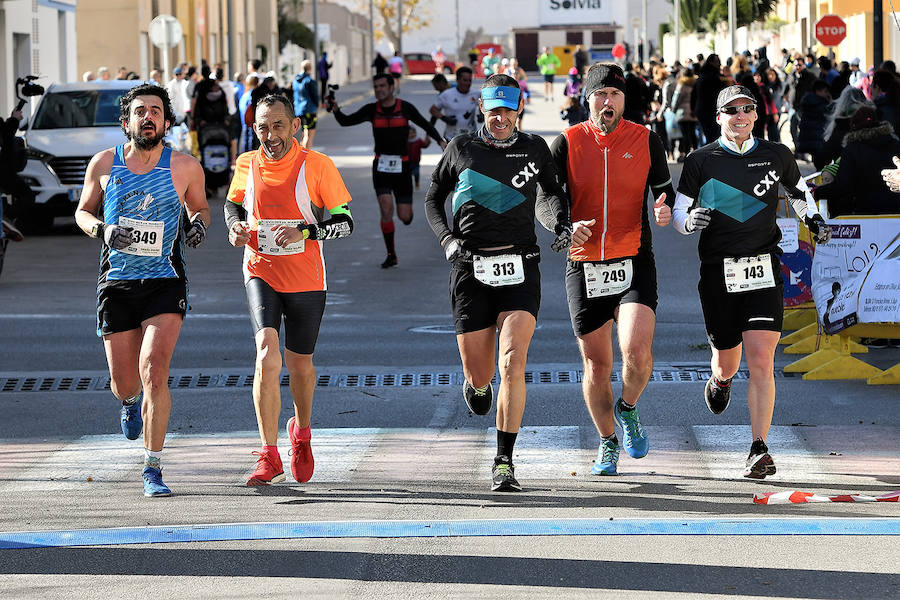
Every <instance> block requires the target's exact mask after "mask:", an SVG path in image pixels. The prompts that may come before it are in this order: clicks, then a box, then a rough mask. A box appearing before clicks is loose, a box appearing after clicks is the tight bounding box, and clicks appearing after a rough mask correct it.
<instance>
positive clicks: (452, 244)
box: [442, 237, 469, 262]
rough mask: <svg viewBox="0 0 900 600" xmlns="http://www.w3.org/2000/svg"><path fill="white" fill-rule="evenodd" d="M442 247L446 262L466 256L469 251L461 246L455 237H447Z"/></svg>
mask: <svg viewBox="0 0 900 600" xmlns="http://www.w3.org/2000/svg"><path fill="white" fill-rule="evenodd" d="M442 245H443V247H444V257H446V259H447V261H448V262H453V261H455V260H457V259H459V258H468V256H469V251H468V250H466V249H465V248H463V247H462V244H461V243H460V241H459V240H458V239H456V238H455V237H448V238H447V239H446V240H444V243H443V244H442Z"/></svg>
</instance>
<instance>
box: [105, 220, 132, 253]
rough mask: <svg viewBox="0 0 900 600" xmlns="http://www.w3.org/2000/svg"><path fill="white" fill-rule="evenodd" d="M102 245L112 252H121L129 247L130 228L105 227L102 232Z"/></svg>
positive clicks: (119, 226) (118, 226)
mask: <svg viewBox="0 0 900 600" xmlns="http://www.w3.org/2000/svg"><path fill="white" fill-rule="evenodd" d="M103 243H104V244H106V245H107V246H109V247H110V248H112V249H113V250H122V249H123V248H127V247H128V246H130V245H131V227H122V226H121V225H107V226H106V228H105V229H104V230H103Z"/></svg>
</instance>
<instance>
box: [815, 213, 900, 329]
mask: <svg viewBox="0 0 900 600" xmlns="http://www.w3.org/2000/svg"><path fill="white" fill-rule="evenodd" d="M828 224H829V225H830V226H831V228H832V231H833V236H832V238H831V241H830V242H828V243H827V244H820V245H818V246H816V251H815V255H814V257H813V269H812V292H813V299H814V300H815V303H816V311H817V312H818V314H819V320H820V321H821V322H822V325H823V327H824V329H825V333H828V334H834V333H838V332H840V331H842V330H844V329H846V328H848V327H851V326H853V325H856V324H857V323H900V219H896V218H893V219H879V218H871V219H836V220H832V221H829V222H828Z"/></svg>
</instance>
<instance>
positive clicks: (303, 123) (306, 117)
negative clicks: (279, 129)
mask: <svg viewBox="0 0 900 600" xmlns="http://www.w3.org/2000/svg"><path fill="white" fill-rule="evenodd" d="M318 120H319V117H318V115H317V114H316V113H305V114H302V115H300V128H301V129H315V128H316V122H317V121H318Z"/></svg>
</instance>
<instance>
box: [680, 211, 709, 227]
mask: <svg viewBox="0 0 900 600" xmlns="http://www.w3.org/2000/svg"><path fill="white" fill-rule="evenodd" d="M709 212H710V211H709V209H708V208H705V207H703V206H698V207H697V208H695V209H693V210H692V211H690V212H689V213H688V219H687V223H685V226H684V228H685V229H686V230H688V231H689V232H694V231H700V230H701V229H705V228H706V226H707V225H709V222H710V220H711V219H712V216H711V215H710V214H709Z"/></svg>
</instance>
